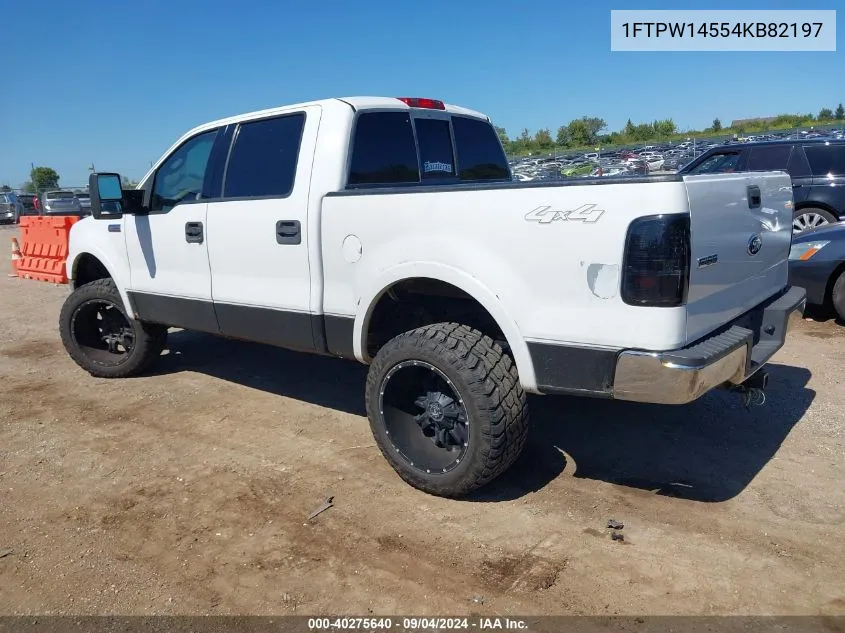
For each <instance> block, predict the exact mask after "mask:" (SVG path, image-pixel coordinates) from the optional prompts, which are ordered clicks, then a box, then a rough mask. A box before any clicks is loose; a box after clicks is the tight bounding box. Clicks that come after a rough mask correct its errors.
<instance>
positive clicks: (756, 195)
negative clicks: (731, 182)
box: [748, 185, 763, 209]
mask: <svg viewBox="0 0 845 633" xmlns="http://www.w3.org/2000/svg"><path fill="white" fill-rule="evenodd" d="M762 204H763V198H762V195H761V194H760V187H758V186H757V185H748V208H749V209H759V208H760V205H762Z"/></svg>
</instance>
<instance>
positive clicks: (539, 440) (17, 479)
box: [0, 229, 845, 615]
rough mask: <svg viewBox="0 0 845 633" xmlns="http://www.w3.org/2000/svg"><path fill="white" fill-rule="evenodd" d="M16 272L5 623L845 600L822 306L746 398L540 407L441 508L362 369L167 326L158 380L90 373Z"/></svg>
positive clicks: (2, 405)
mask: <svg viewBox="0 0 845 633" xmlns="http://www.w3.org/2000/svg"><path fill="white" fill-rule="evenodd" d="M11 235H13V233H12V230H7V229H4V230H0V238H2V239H3V243H4V244H6V243H7V242H8V237H10V236H11ZM3 248H4V249H5V248H6V246H3ZM9 271H10V266H9V262H8V260H7V256H6V255H5V251H4V253H3V259H2V262H0V613H2V614H46V613H50V614H292V613H296V614H315V613H327V612H331V613H346V614H357V615H367V614H379V615H382V614H384V615H386V614H410V613H413V614H440V615H462V614H471V613H475V614H481V615H485V614H496V615H508V614H517V615H538V614H783V615H787V614H845V583H843V581H842V574H843V570H845V548H843V540H842V538H843V537H842V534H843V533H842V525H843V523H845V487H843V484H842V482H843V480H845V460H843V454H845V451H844V450H843V449H844V448H845V433H843V428H845V412H844V410H843V403H845V381H843V380H842V376H843V375H845V373H844V372H843V368H844V367H845V327H843V326H840V325H837V324H836V323H834V322H833V321H820V322H816V321H804V322H803V323H801V324H800V325H799V327H798V328H797V329H796V331H795V333H794V335H793V336H792V338H791V340H790V341H789V342H788V343H787V345H786V346H785V347H784V349H783V350H781V351H780V352H779V353H778V354H777V356H776V357H775V359H774V361H773V363H772V365H771V386H770V388H769V390H768V402H767V403H766V405H765V406H764V407H762V408H757V409H754V410H753V411H751V412H746V411H745V410H744V409H743V408H742V406H741V404H740V402H739V399H738V398H737V397H736V396H732V395H729V394H725V393H714V394H709V395H707V396H706V397H704V398H703V399H701V400H700V401H698V402H696V403H693V404H691V405H688V406H683V407H661V406H651V405H638V404H629V403H619V402H605V401H600V400H586V399H575V398H558V397H555V398H552V397H546V398H539V397H538V398H532V400H531V407H532V413H533V420H534V423H533V428H532V431H531V437H530V440H529V444H528V446H527V448H526V450H525V452H524V454H523V456H522V457H521V459H520V460H519V462H518V463H517V464H516V466H515V467H514V468H513V469H512V470H511V471H509V472H508V473H507V474H506V475H505V476H504V477H503V478H502V479H500V480H498V481H496V482H494V483H493V484H492V485H490V486H489V487H487V488H486V489H484V490H483V491H482V492H481V493H480V494H478V495H477V496H476V497H474V498H472V499H470V500H465V501H451V500H444V499H439V498H435V497H431V496H428V495H425V494H423V493H421V492H417V491H416V490H414V489H412V488H410V487H409V486H407V485H406V484H404V483H403V482H402V481H401V480H400V479H399V477H398V476H396V475H395V474H394V473H393V471H392V470H391V469H390V467H389V466H388V465H387V464H386V462H385V461H384V460H383V459H382V457H381V456H380V454H379V453H378V450H377V449H376V448H374V446H373V440H372V437H371V435H370V431H369V428H368V424H367V420H366V418H365V416H364V406H363V387H364V377H365V371H366V369H365V368H364V367H362V366H359V365H357V364H355V363H352V362H348V361H341V360H334V359H326V358H318V357H313V356H307V355H300V354H295V353H291V352H287V351H283V350H279V349H274V348H269V347H262V346H258V345H251V344H246V343H240V342H234V341H227V340H223V339H216V338H213V337H210V336H206V335H200V334H195V333H189V332H174V333H172V334H171V337H170V344H169V350H168V352H167V353H166V356H164V357H163V358H162V359H161V363H160V364H159V365H158V366H157V368H156V370H155V372H154V373H153V374H151V375H149V376H146V377H142V378H136V379H131V380H123V381H109V380H102V379H94V378H91V377H90V376H89V375H88V374H86V373H85V372H83V371H82V370H81V369H79V368H78V367H77V366H76V365H75V364H74V363H73V362H72V361H71V360H70V358H69V357H68V356H67V355H66V354H65V352H64V350H63V348H62V346H61V343H60V341H59V335H58V327H57V315H58V311H59V307H60V305H61V302H62V301H63V299H64V297H65V296H66V294H67V292H68V289H67V287H66V286H55V285H52V284H47V283H42V282H35V281H27V280H20V279H13V278H9V277H8V276H7V273H8V272H9ZM329 495H332V496H334V504H335V505H334V507H332V508H331V509H329V510H328V511H326V512H324V513H322V514H320V515H319V516H318V517H316V518H315V519H313V520H312V521H307V520H306V517H307V516H308V515H309V513H310V512H311V511H312V510H313V509H314V508H315V507H316V506H318V505H319V504H320V503H321V501H322V500H323V499H324V498H325V497H326V496H329ZM611 518H613V519H616V520H618V521H621V522H623V523H624V525H625V527H624V530H622V533H623V534H624V536H625V540H624V541H623V542H618V541H613V540H611V538H610V534H609V530H608V529H606V523H607V520H608V519H611ZM9 550H11V551H10V552H9ZM4 554H5V555H4Z"/></svg>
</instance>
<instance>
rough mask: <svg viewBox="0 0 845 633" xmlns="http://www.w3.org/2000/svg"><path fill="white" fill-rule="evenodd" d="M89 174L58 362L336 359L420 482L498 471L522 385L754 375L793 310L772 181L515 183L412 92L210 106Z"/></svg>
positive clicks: (455, 122)
mask: <svg viewBox="0 0 845 633" xmlns="http://www.w3.org/2000/svg"><path fill="white" fill-rule="evenodd" d="M90 184H91V186H90V191H91V208H92V214H93V217H90V218H86V219H83V220H82V221H80V222H78V223H76V224H75V225H74V227H73V229H72V231H71V234H70V255H69V258H68V269H69V275H70V276H71V278H72V287H73V292H72V294H71V295H70V296H69V297H68V299H67V300H66V302H65V304H64V307H63V309H62V312H61V317H60V321H61V323H60V325H61V334H62V340H63V341H64V344H65V346H66V348H67V350H68V352H69V354H70V355H71V356H72V357H73V359H74V360H75V361H76V362H77V363H78V364H79V365H80V366H81V367H83V368H84V369H86V370H87V371H88V372H90V373H91V374H93V375H95V376H104V377H114V378H118V377H124V376H131V375H135V374H138V373H140V372H143V371H145V370H146V369H148V368H149V367H150V365H151V364H152V362H153V361H155V360H156V358H158V357H159V355H160V354H161V352H162V350H163V348H164V347H165V344H166V336H167V331H168V327H180V328H186V329H192V330H200V331H203V332H211V333H215V334H220V335H223V336H229V337H234V338H239V339H247V340H251V341H257V342H262V343H267V344H271V345H277V346H280V347H286V348H290V349H294V350H302V351H308V352H315V353H319V354H327V355H335V356H339V357H344V358H350V359H355V360H357V361H360V362H362V363H366V364H368V365H369V374H368V378H367V383H366V394H365V398H366V407H367V412H368V416H369V420H370V424H371V427H372V431H373V434H374V436H375V438H376V441H377V443H378V446H379V447H380V449H381V450H382V452H383V454H384V456H385V457H386V459H387V460H388V461H389V462H390V464H391V465H392V466H393V467H394V469H395V470H396V471H397V472H398V473H399V474H400V475H401V476H402V478H403V479H405V480H406V481H407V482H409V483H410V484H411V485H413V486H416V487H418V488H420V489H422V490H425V491H428V492H430V493H433V494H438V495H447V496H459V495H464V494H467V493H469V492H470V491H472V490H474V489H476V488H478V487H479V486H481V485H483V484H485V483H487V482H489V481H490V480H492V479H493V478H495V477H496V476H497V475H499V474H500V473H502V472H504V471H505V470H506V469H507V468H508V466H510V464H511V463H513V461H514V460H515V459H516V457H517V455H518V454H519V453H520V451H521V449H522V447H523V445H524V443H525V438H526V433H527V430H528V411H527V406H526V394H527V393H538V394H570V395H583V396H592V397H600V398H616V399H620V400H634V401H639V402H654V403H665V404H681V403H685V402H689V401H692V400H694V399H696V398H698V397H699V396H701V395H702V394H704V393H705V392H707V391H708V390H710V389H712V388H716V387H730V388H734V389H738V390H740V391H743V390H745V391H747V390H749V389H751V390H754V389H760V388H762V387H763V386H764V385H765V370H763V369H761V368H762V367H763V365H764V364H765V363H766V361H767V360H768V359H769V358H770V357H771V356H772V355H773V354H774V353H775V352H776V351H777V350H778V349H779V348H780V347H781V346H782V345H783V342H784V337H785V336H786V329H787V323H788V321H789V320H790V317H792V316H793V315H796V314H797V315H800V314H801V312H802V310H803V306H804V291H803V290H802V289H800V288H790V287H788V285H787V257H788V254H789V249H790V243H791V237H792V188H791V184H790V179H789V176H788V175H787V174H786V173H783V172H757V173H734V174H717V175H700V176H694V175H693V176H663V177H651V178H618V179H613V178H605V179H574V180H570V181H563V182H560V183H552V184H547V183H537V184H535V183H514V182H512V180H511V174H510V169H509V167H508V163H507V161H506V159H505V155H504V152H503V150H502V146H501V143H500V142H499V140H498V137H497V135H496V132H495V130H494V128H493V126H492V125H491V123H490V120H489V119H488V118H487V117H486V116H484V115H482V114H480V113H478V112H474V111H472V110H468V109H465V108H460V107H455V106H449V105H444V104H443V103H442V102H440V101H436V100H432V99H416V98H382V97H357V98H346V99H329V100H325V101H318V102H312V103H304V104H299V105H293V106H288V107H281V108H277V109H271V110H265V111H262V112H255V113H252V114H246V115H242V116H236V117H232V118H229V119H224V120H221V121H215V122H213V123H208V124H206V125H202V126H200V127H198V128H196V129H194V130H192V131H190V132H189V133H187V134H186V135H184V136H183V137H182V138H180V139H179V140H178V141H177V142H176V143H175V144H174V145H173V146H172V147H171V148H170V149H169V150H168V151H167V152H166V153H165V155H164V156H163V157H162V158H161V159H160V160H159V161H158V162H157V163H156V164H155V165H154V167H153V168H152V169H151V170H150V172H149V173H148V174H147V175H146V176H145V177H144V178H143V180H142V181H141V184H140V185H139V186H138V188H137V190H132V191H121V188H120V176H119V175H117V174H104V173H100V174H93V175H92V176H91V183H90ZM331 388H332V386H331V385H330V384H327V385H326V389H331Z"/></svg>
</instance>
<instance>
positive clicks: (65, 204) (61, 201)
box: [42, 191, 82, 215]
mask: <svg viewBox="0 0 845 633" xmlns="http://www.w3.org/2000/svg"><path fill="white" fill-rule="evenodd" d="M42 206H43V207H44V215H82V205H80V204H79V200H78V199H77V198H76V196H74V195H73V192H72V191H47V192H46V193H45V194H44V196H43V205H42Z"/></svg>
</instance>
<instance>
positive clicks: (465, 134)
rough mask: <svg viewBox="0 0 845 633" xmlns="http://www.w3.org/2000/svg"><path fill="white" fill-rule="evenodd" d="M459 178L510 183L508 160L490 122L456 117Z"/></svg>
mask: <svg viewBox="0 0 845 633" xmlns="http://www.w3.org/2000/svg"><path fill="white" fill-rule="evenodd" d="M452 128H453V129H454V131H455V148H456V152H457V154H458V176H459V177H460V179H461V180H467V181H474V180H509V179H510V171H509V169H508V161H507V158H505V152H504V150H503V149H502V144H501V143H500V142H499V137H498V135H497V134H496V130H494V129H493V126H492V125H490V124H489V123H488V122H486V121H481V120H479V119H472V118H469V117H463V116H453V117H452Z"/></svg>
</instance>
